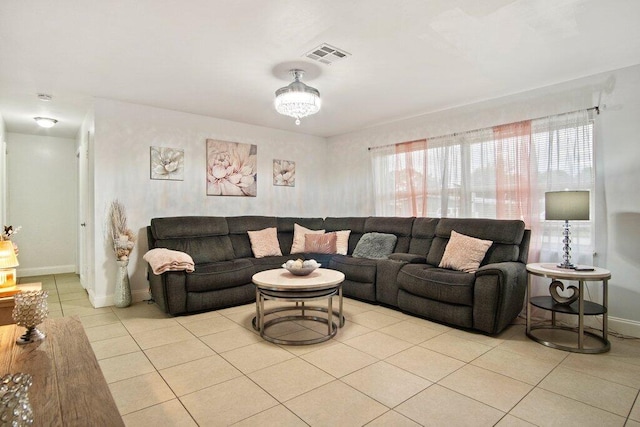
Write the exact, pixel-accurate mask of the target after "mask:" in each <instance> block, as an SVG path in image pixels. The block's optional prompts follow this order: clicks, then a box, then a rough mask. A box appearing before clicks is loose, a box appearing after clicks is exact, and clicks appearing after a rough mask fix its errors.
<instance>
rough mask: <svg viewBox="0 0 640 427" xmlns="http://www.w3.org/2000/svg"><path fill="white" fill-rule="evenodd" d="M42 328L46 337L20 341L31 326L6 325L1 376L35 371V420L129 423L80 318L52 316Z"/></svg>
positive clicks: (0, 346) (0, 337) (1, 330)
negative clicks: (20, 342)
mask: <svg viewBox="0 0 640 427" xmlns="http://www.w3.org/2000/svg"><path fill="white" fill-rule="evenodd" d="M38 328H39V329H40V330H42V331H43V332H44V333H45V334H46V335H47V336H46V338H45V339H44V340H42V341H38V342H35V343H31V344H26V345H20V346H19V345H17V344H16V343H15V342H16V339H17V338H18V337H19V336H20V335H22V334H23V333H24V331H25V329H24V328H22V327H20V326H16V325H6V326H0V376H1V375H4V374H7V373H16V372H25V373H29V374H31V375H32V376H33V385H32V386H31V388H30V389H29V401H30V402H31V407H32V408H33V417H34V422H33V425H34V426H65V427H66V426H124V423H123V421H122V417H121V416H120V413H119V412H118V408H117V407H116V404H115V402H114V401H113V397H112V396H111V392H110V391H109V386H108V385H107V382H106V380H105V379H104V375H103V374H102V371H101V370H100V366H99V365H98V361H97V360H96V356H95V355H94V353H93V350H92V348H91V345H90V344H89V340H88V339H87V335H86V334H85V333H84V329H83V328H82V324H81V323H80V320H79V319H78V318H77V317H64V318H58V319H47V320H46V321H45V322H44V323H43V324H42V325H40V326H39V327H38Z"/></svg>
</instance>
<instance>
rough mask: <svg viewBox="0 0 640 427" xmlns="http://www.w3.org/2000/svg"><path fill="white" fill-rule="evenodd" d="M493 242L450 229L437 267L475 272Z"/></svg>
mask: <svg viewBox="0 0 640 427" xmlns="http://www.w3.org/2000/svg"><path fill="white" fill-rule="evenodd" d="M492 243H493V242H492V241H491V240H482V239H476V238H475V237H469V236H466V235H464V234H460V233H457V232H456V231H455V230H452V231H451V238H450V239H449V242H448V243H447V247H446V248H445V250H444V255H442V260H441V261H440V264H439V265H438V267H441V268H451V269H453V270H459V271H464V272H465V273H475V272H476V271H478V267H479V266H480V263H481V262H482V260H483V259H484V255H485V254H486V253H487V250H488V249H489V247H490V246H491V244H492Z"/></svg>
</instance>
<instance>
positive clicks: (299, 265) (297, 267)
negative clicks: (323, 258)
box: [282, 259, 320, 276]
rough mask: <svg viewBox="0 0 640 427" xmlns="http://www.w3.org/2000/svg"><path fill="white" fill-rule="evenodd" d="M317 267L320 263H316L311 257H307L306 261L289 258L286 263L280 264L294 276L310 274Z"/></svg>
mask: <svg viewBox="0 0 640 427" xmlns="http://www.w3.org/2000/svg"><path fill="white" fill-rule="evenodd" d="M318 267H320V264H318V263H317V262H316V261H315V260H313V259H309V260H306V261H302V260H301V259H297V260H295V261H294V260H292V259H290V260H289V261H287V262H286V263H284V264H282V268H285V269H287V271H289V273H291V274H294V275H296V276H306V275H308V274H311V272H313V270H315V269H317V268H318Z"/></svg>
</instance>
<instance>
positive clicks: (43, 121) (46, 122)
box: [33, 117, 58, 128]
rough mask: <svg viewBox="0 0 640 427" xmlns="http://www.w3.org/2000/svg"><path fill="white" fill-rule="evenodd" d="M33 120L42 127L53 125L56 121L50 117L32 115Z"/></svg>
mask: <svg viewBox="0 0 640 427" xmlns="http://www.w3.org/2000/svg"><path fill="white" fill-rule="evenodd" d="M33 120H35V121H36V123H37V124H38V125H40V126H41V127H43V128H50V127H53V125H55V124H56V123H58V121H57V120H56V119H52V118H49V117H34V118H33Z"/></svg>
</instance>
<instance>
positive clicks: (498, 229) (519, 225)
mask: <svg viewBox="0 0 640 427" xmlns="http://www.w3.org/2000/svg"><path fill="white" fill-rule="evenodd" d="M524 227H525V226H524V222H522V221H520V220H499V219H485V218H440V220H439V221H438V225H437V226H436V237H435V238H434V239H433V242H432V244H431V248H430V249H429V253H428V254H427V262H428V263H429V264H433V265H438V264H440V261H441V260H442V255H443V254H444V250H445V248H446V246H447V242H448V241H449V237H450V236H451V231H452V230H454V229H455V230H456V231H457V232H458V233H462V234H465V235H467V236H471V237H475V238H477V239H483V240H491V241H492V242H493V244H492V245H491V247H490V248H489V250H488V251H487V254H486V255H485V257H484V260H482V262H481V263H480V265H481V266H482V265H485V264H493V263H497V262H509V261H518V259H519V256H520V247H519V245H520V243H521V242H522V238H523V236H524Z"/></svg>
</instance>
